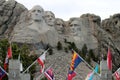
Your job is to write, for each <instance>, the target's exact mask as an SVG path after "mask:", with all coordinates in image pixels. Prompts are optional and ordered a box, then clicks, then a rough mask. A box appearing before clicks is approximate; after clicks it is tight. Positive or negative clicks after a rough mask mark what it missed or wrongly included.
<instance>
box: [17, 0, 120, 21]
mask: <svg viewBox="0 0 120 80" xmlns="http://www.w3.org/2000/svg"><path fill="white" fill-rule="evenodd" d="M16 1H17V2H19V3H21V4H23V5H24V6H25V7H26V8H27V9H28V10H30V9H31V8H32V7H33V6H35V5H40V6H42V7H43V9H44V10H45V11H52V12H53V13H54V14H55V17H56V18H62V19H63V20H66V21H67V20H69V18H71V17H80V16H81V15H82V14H86V13H91V14H95V15H98V16H100V17H101V19H102V20H103V19H106V18H109V17H110V16H111V15H114V14H117V13H119V12H120V0H16Z"/></svg>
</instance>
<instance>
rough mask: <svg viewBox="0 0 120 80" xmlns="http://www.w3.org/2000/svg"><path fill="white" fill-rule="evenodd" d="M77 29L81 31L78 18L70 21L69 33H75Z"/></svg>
mask: <svg viewBox="0 0 120 80" xmlns="http://www.w3.org/2000/svg"><path fill="white" fill-rule="evenodd" d="M79 31H81V28H80V21H79V20H73V21H71V23H70V34H72V35H77V34H78V32H79Z"/></svg>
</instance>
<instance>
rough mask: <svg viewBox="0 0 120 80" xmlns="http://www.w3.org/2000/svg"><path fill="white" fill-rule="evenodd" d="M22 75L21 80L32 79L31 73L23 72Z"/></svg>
mask: <svg viewBox="0 0 120 80" xmlns="http://www.w3.org/2000/svg"><path fill="white" fill-rule="evenodd" d="M20 77H21V80H31V79H30V74H29V73H25V74H21V75H20Z"/></svg>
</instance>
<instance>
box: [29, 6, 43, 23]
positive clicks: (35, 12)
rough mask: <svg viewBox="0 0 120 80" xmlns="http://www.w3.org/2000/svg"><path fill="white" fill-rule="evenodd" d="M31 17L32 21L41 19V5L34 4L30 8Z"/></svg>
mask: <svg viewBox="0 0 120 80" xmlns="http://www.w3.org/2000/svg"><path fill="white" fill-rule="evenodd" d="M30 14H31V18H32V20H33V21H41V20H42V19H43V15H44V10H43V8H42V7H41V6H38V5H37V6H34V7H33V8H32V9H31V10H30Z"/></svg>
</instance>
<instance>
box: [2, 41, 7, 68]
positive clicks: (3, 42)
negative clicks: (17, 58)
mask: <svg viewBox="0 0 120 80" xmlns="http://www.w3.org/2000/svg"><path fill="white" fill-rule="evenodd" d="M8 46H9V43H8V40H7V39H1V40H0V60H1V62H2V63H0V66H2V67H3V64H4V61H5V57H6V54H7V48H8Z"/></svg>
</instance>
